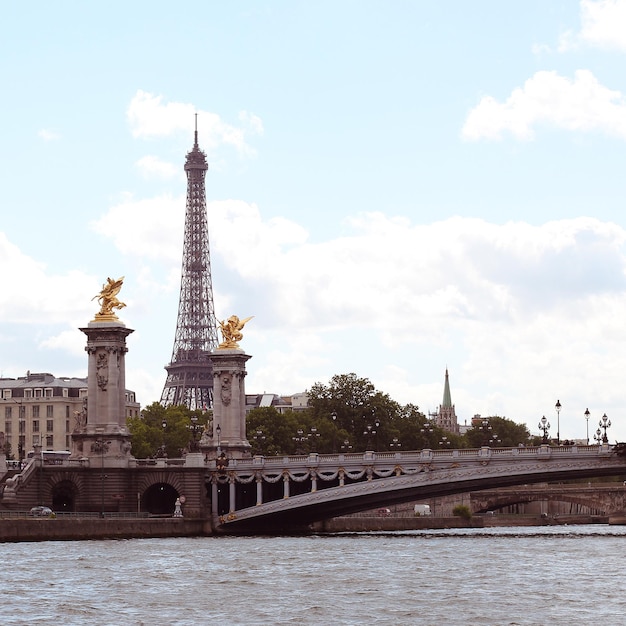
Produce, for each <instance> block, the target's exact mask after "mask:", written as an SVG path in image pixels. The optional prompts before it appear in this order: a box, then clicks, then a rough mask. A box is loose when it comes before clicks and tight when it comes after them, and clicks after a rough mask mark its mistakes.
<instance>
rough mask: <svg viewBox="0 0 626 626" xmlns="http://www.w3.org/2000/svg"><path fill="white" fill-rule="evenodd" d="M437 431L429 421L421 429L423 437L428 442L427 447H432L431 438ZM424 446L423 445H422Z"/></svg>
mask: <svg viewBox="0 0 626 626" xmlns="http://www.w3.org/2000/svg"><path fill="white" fill-rule="evenodd" d="M434 430H435V427H434V426H433V425H432V423H431V422H429V421H427V422H426V423H425V424H424V425H423V426H422V427H421V428H420V433H422V437H424V440H425V441H426V442H427V445H428V446H430V445H431V443H430V436H431V435H432V433H433V431H434ZM422 445H423V444H422Z"/></svg>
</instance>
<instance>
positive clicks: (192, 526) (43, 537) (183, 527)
mask: <svg viewBox="0 0 626 626" xmlns="http://www.w3.org/2000/svg"><path fill="white" fill-rule="evenodd" d="M210 534H211V524H210V522H209V521H205V520H198V519H180V518H143V519H142V518H136V519H115V518H111V519H107V518H105V519H98V518H95V519H94V518H68V519H62V518H56V519H55V518H35V519H32V518H10V519H2V520H0V542H15V541H75V540H76V541H79V540H83V539H138V538H147V537H199V536H203V535H210Z"/></svg>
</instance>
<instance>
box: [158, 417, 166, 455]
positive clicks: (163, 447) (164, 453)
mask: <svg viewBox="0 0 626 626" xmlns="http://www.w3.org/2000/svg"><path fill="white" fill-rule="evenodd" d="M161 427H162V428H163V445H162V446H161V455H160V456H162V457H164V458H165V457H166V456H167V452H166V451H165V450H166V448H165V429H166V428H167V422H166V421H165V420H163V421H162V422H161Z"/></svg>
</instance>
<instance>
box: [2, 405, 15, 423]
mask: <svg viewBox="0 0 626 626" xmlns="http://www.w3.org/2000/svg"><path fill="white" fill-rule="evenodd" d="M12 417H13V407H12V406H5V407H4V419H7V420H10V419H11V418H12Z"/></svg>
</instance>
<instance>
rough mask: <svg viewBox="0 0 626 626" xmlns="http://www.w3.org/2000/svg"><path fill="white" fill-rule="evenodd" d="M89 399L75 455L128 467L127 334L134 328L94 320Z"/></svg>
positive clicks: (89, 330)
mask: <svg viewBox="0 0 626 626" xmlns="http://www.w3.org/2000/svg"><path fill="white" fill-rule="evenodd" d="M80 330H81V331H82V332H84V333H85V334H86V335H87V347H86V348H85V350H86V351H87V354H88V355H89V363H88V389H87V402H86V404H85V405H84V407H83V411H82V412H81V413H80V414H77V415H76V418H77V422H78V425H77V427H76V429H75V430H74V432H73V433H72V457H71V458H73V459H77V458H85V457H87V458H89V459H94V464H97V465H98V466H103V467H126V466H127V465H128V462H129V460H130V459H131V458H132V457H131V455H130V433H129V432H128V429H127V428H126V367H125V356H126V353H127V352H128V348H127V347H126V337H127V336H128V335H130V333H132V332H133V331H132V330H131V329H129V328H126V326H125V325H124V324H123V323H122V322H120V321H119V320H118V321H106V322H97V321H93V322H90V323H89V325H88V326H87V328H81V329H80Z"/></svg>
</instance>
